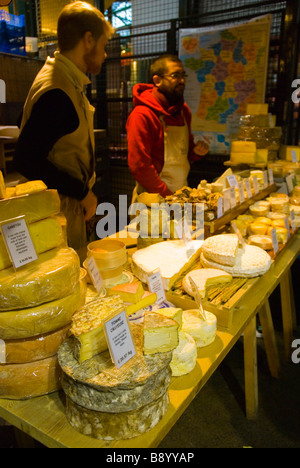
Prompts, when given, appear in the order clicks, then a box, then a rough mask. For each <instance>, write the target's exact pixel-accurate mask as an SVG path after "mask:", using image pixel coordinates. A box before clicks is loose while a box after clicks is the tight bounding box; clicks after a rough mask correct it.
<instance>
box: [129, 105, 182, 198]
mask: <svg viewBox="0 0 300 468" xmlns="http://www.w3.org/2000/svg"><path fill="white" fill-rule="evenodd" d="M182 115H183V114H182ZM160 121H161V123H162V126H163V132H164V165H163V168H162V170H161V173H160V174H159V176H160V178H161V180H162V181H163V182H165V183H166V185H167V186H168V188H169V190H171V191H172V192H176V190H178V189H181V188H182V187H184V186H185V185H187V177H188V174H189V171H190V163H189V160H188V151H189V132H188V125H187V123H186V120H185V119H184V126H182V127H178V126H168V127H167V126H166V123H165V120H164V118H163V116H160ZM142 192H145V189H144V187H143V186H142V185H141V184H139V183H138V182H136V186H135V188H134V190H133V194H132V201H131V203H132V204H133V203H135V202H136V201H137V197H138V195H139V194H140V193H142Z"/></svg>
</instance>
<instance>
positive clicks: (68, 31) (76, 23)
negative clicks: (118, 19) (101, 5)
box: [57, 1, 114, 52]
mask: <svg viewBox="0 0 300 468" xmlns="http://www.w3.org/2000/svg"><path fill="white" fill-rule="evenodd" d="M87 31H89V32H91V33H92V36H93V38H94V39H95V40H98V39H99V37H100V36H102V35H105V36H106V37H107V39H110V38H111V36H112V35H113V33H114V28H113V27H112V25H111V24H110V23H109V22H108V21H106V19H105V17H104V15H103V13H102V12H101V11H100V10H98V9H97V8H95V7H93V6H92V5H91V4H90V3H87V2H80V1H76V2H73V3H69V4H67V5H66V6H65V7H64V8H63V9H62V11H61V13H60V15H59V17H58V22H57V39H58V47H59V50H60V51H61V52H66V51H69V50H72V49H74V47H76V45H77V44H78V42H79V41H80V40H81V39H82V38H83V36H84V35H85V33H86V32H87Z"/></svg>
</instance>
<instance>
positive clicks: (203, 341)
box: [182, 309, 217, 348]
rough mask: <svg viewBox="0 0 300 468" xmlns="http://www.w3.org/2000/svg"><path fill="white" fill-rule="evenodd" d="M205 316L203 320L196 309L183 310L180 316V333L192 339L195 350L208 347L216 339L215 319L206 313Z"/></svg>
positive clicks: (212, 315) (209, 313)
mask: <svg viewBox="0 0 300 468" xmlns="http://www.w3.org/2000/svg"><path fill="white" fill-rule="evenodd" d="M205 315H206V320H203V318H202V317H201V315H200V313H199V310H198V309H191V310H184V311H183V315H182V331H183V332H185V333H187V334H188V335H191V336H192V337H193V338H194V340H195V343H196V346H197V348H203V347H205V346H208V345H210V344H211V343H213V341H214V340H215V337H216V332H217V318H216V316H215V315H214V314H212V313H211V312H208V311H205Z"/></svg>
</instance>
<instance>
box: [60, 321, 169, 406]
mask: <svg viewBox="0 0 300 468" xmlns="http://www.w3.org/2000/svg"><path fill="white" fill-rule="evenodd" d="M130 328H131V333H132V337H133V341H134V345H135V351H136V354H135V356H134V357H133V358H132V359H130V360H129V361H128V362H127V363H126V364H125V366H123V367H121V368H119V369H118V368H116V366H115V365H114V364H113V363H112V361H111V358H110V353H109V351H108V350H107V351H104V352H103V353H100V354H98V355H96V356H94V357H93V358H91V359H88V360H87V361H84V362H83V363H82V364H79V363H78V361H77V359H76V358H75V356H74V353H73V349H74V344H73V341H74V337H73V336H70V337H69V338H67V339H66V340H65V341H64V343H63V344H62V345H61V347H60V349H59V351H58V359H59V363H60V366H61V368H62V371H63V373H62V387H63V390H64V392H65V394H66V395H67V396H68V397H69V398H71V400H72V401H74V403H77V404H79V405H80V406H84V407H85V408H88V409H92V410H95V411H103V412H108V413H116V412H118V413H119V412H120V413H124V412H127V411H132V410H136V409H138V408H140V407H143V406H145V405H147V404H149V403H150V402H151V401H153V400H156V399H157V398H160V397H161V396H162V395H163V394H164V393H165V392H166V391H167V389H168V386H169V385H170V381H171V369H170V362H171V359H172V353H171V352H169V353H157V354H153V355H144V354H143V325H142V324H132V323H131V324H130Z"/></svg>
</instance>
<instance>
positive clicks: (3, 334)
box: [0, 283, 86, 340]
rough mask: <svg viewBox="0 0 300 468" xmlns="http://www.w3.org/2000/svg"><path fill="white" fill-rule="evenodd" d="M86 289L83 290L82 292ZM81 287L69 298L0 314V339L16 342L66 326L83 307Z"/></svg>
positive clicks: (83, 295)
mask: <svg viewBox="0 0 300 468" xmlns="http://www.w3.org/2000/svg"><path fill="white" fill-rule="evenodd" d="M85 291H86V289H85V290H84V292H85ZM84 292H83V286H82V285H80V284H79V283H78V284H77V286H76V288H75V290H74V291H73V292H72V294H70V295H69V296H65V297H63V298H61V299H57V300H56V301H52V302H47V303H46V304H42V305H39V306H37V307H29V308H27V309H24V310H11V311H8V312H1V313H0V338H1V339H2V340H17V339H19V338H29V337H33V336H38V335H42V334H43V333H49V332H52V331H54V330H58V329H59V328H60V327H64V326H65V325H67V324H68V323H69V322H70V321H71V318H72V316H73V314H74V313H75V312H76V311H77V310H78V309H80V307H82V306H83V305H84V302H85V294H84Z"/></svg>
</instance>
